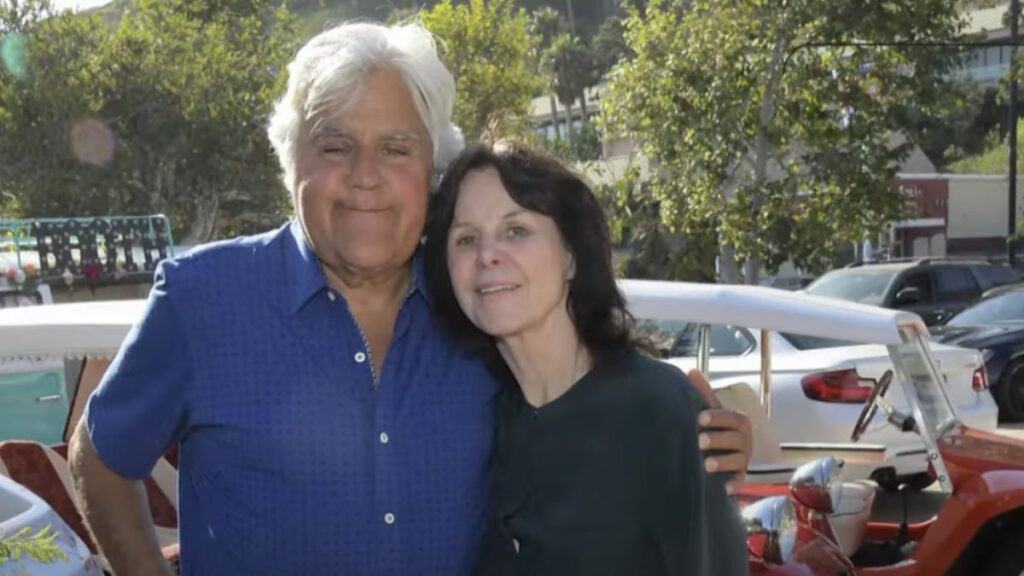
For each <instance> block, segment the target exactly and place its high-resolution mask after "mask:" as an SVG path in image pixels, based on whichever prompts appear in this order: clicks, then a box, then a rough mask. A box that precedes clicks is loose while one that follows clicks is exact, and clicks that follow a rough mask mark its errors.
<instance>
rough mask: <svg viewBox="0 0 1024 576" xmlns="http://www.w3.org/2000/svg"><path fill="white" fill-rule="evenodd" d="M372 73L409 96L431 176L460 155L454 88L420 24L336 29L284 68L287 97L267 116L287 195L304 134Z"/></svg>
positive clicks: (314, 41)
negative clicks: (388, 74)
mask: <svg viewBox="0 0 1024 576" xmlns="http://www.w3.org/2000/svg"><path fill="white" fill-rule="evenodd" d="M378 70H393V71H395V72H397V73H398V74H399V75H400V76H401V77H402V80H403V81H404V82H405V85H406V86H407V87H408V88H409V93H410V94H411V95H412V100H413V103H414V104H415V105H416V110H417V112H419V115H420V119H422V120H423V124H424V125H425V126H426V127H427V131H428V132H429V133H430V140H431V143H432V144H433V150H434V170H435V171H436V172H438V173H440V172H442V171H443V170H444V169H445V167H447V166H448V163H449V162H451V160H452V159H453V158H454V157H455V156H456V155H457V154H458V153H459V151H460V150H461V149H462V147H463V138H462V132H461V131H460V130H459V129H458V128H457V127H456V126H455V125H454V124H453V123H452V110H453V109H454V107H455V80H454V79H453V78H452V75H451V73H450V72H449V71H448V69H447V68H445V66H444V64H443V63H442V62H441V59H440V58H439V57H438V55H437V49H436V47H435V45H434V37H433V35H431V33H430V32H428V31H427V30H426V29H425V28H424V27H423V26H422V25H421V24H419V23H411V24H402V25H397V26H382V25H380V24H371V23H365V22H360V23H348V24H341V25H339V26H335V27H334V28H331V29H329V30H325V31H324V32H321V33H320V34H317V35H316V36H314V37H313V38H312V39H311V40H310V41H309V42H307V43H306V45H305V46H303V47H302V49H300V50H299V53H298V54H297V55H296V56H295V59H294V60H292V62H291V64H289V65H288V90H287V92H285V94H284V96H283V97H281V99H280V100H278V101H277V103H276V104H275V105H274V111H273V112H272V113H271V115H270V123H269V125H268V126H267V134H268V136H269V137H270V143H271V144H272V145H273V146H274V151H275V152H276V153H277V158H278V161H279V162H280V163H281V171H282V178H283V179H284V183H285V186H286V187H287V188H288V190H289V191H290V192H294V190H293V187H294V185H295V164H296V161H297V158H296V143H297V142H298V141H299V139H300V138H302V137H303V136H304V135H303V134H302V130H303V127H304V126H306V125H307V123H309V122H310V121H314V122H315V121H316V120H314V119H322V118H327V117H331V116H335V115H337V114H340V113H342V112H343V111H344V110H345V107H346V106H348V105H349V104H351V103H352V102H353V101H354V100H355V99H356V98H358V96H359V94H360V93H361V91H362V89H363V87H364V85H365V83H366V78H367V77H368V76H369V75H370V73H372V72H374V71H378Z"/></svg>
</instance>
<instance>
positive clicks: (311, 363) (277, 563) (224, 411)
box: [86, 222, 498, 576]
mask: <svg viewBox="0 0 1024 576" xmlns="http://www.w3.org/2000/svg"><path fill="white" fill-rule="evenodd" d="M418 268H419V267H418V266H417V269H418ZM497 390H498V383H497V382H496V381H495V380H494V378H493V377H492V376H491V375H490V374H489V373H488V372H487V371H486V369H485V368H484V366H483V364H482V363H481V362H480V361H479V360H478V359H475V358H472V357H470V356H468V355H467V354H466V353H464V352H460V350H458V349H457V348H456V347H454V346H453V345H452V343H451V342H450V341H449V340H448V339H447V337H446V336H445V334H444V333H443V332H442V331H441V329H440V327H439V325H438V324H437V321H436V319H435V318H434V316H433V313H432V311H431V308H430V302H429V298H428V295H427V293H426V291H425V288H424V285H423V274H422V273H417V274H416V275H415V282H414V285H413V288H412V290H411V291H410V293H409V295H408V296H407V297H406V299H405V301H404V303H403V305H402V308H401V311H400V312H399V315H398V318H397V320H396V323H395V329H394V337H393V340H392V343H391V348H390V349H389V350H388V353H387V357H386V359H385V362H384V366H383V369H382V370H381V373H380V374H379V382H378V383H377V384H376V385H375V383H374V379H373V372H372V368H371V361H370V358H369V350H367V345H366V342H365V340H364V338H363V337H362V335H361V332H360V329H359V327H358V325H357V324H356V322H355V320H354V318H353V317H352V315H351V314H350V312H349V310H348V307H347V305H346V302H345V299H344V298H343V297H342V296H341V294H340V293H339V292H337V291H336V290H334V289H333V288H331V287H330V285H329V284H328V283H327V281H326V279H325V277H324V275H323V273H322V271H321V269H320V267H319V265H318V263H317V260H316V257H315V256H314V254H313V253H312V251H311V250H310V248H309V246H308V245H307V243H306V242H305V240H304V236H303V233H302V231H301V228H300V227H299V226H298V224H297V223H296V222H292V223H291V224H289V225H287V226H285V227H283V228H281V229H280V230H277V231H275V232H271V233H267V234H264V235H260V236H254V237H249V238H241V239H237V240H232V241H228V242H220V243H216V244H212V245H209V246H206V247H202V248H200V249H198V250H195V251H193V252H191V253H189V254H187V255H185V256H181V257H179V258H175V259H173V260H170V261H166V262H164V263H163V264H162V266H161V268H160V269H159V270H158V272H157V277H156V283H155V285H154V287H153V290H152V293H151V294H150V297H149V304H148V308H147V311H146V314H145V317H144V318H143V320H142V322H141V324H140V325H138V326H137V327H135V329H133V330H132V332H131V334H130V335H129V336H128V338H127V340H126V342H125V344H124V346H123V347H122V349H121V352H120V353H119V354H118V356H117V358H116V359H115V360H114V362H113V364H112V365H111V367H110V370H109V371H108V372H107V375H106V377H105V378H104V380H103V382H102V383H101V385H100V387H99V388H98V389H97V391H96V392H95V394H93V396H92V398H91V399H90V401H89V404H88V408H87V412H86V422H87V425H88V430H89V434H90V438H91V439H92V442H93V444H94V445H95V447H96V449H97V451H98V453H99V455H100V457H101V458H102V459H103V461H104V462H105V463H106V464H107V465H108V466H109V467H110V468H112V469H113V470H115V471H116V472H118V473H119V474H121V475H123V476H125V477H128V478H140V477H144V476H146V475H147V474H148V473H149V471H150V469H151V468H152V466H153V464H154V463H155V461H156V460H157V459H158V458H159V457H160V456H161V454H163V453H164V451H165V450H166V449H167V448H168V447H169V446H170V445H171V444H173V443H174V442H179V443H180V449H181V451H180V469H179V515H180V516H179V518H180V538H181V550H182V573H183V574H186V575H193V574H213V575H218V576H223V575H229V574H289V575H299V574H374V575H376V574H416V575H424V574H444V575H452V574H466V573H469V572H470V571H471V569H472V565H473V562H474V560H475V556H476V552H477V547H478V542H479V539H480V536H481V534H482V532H483V528H484V524H485V521H486V515H487V512H488V501H489V496H490V490H489V488H490V485H489V478H488V473H489V470H488V465H489V458H490V455H491V450H492V445H491V440H492V434H493V414H492V409H493V398H494V396H495V394H496V392H497Z"/></svg>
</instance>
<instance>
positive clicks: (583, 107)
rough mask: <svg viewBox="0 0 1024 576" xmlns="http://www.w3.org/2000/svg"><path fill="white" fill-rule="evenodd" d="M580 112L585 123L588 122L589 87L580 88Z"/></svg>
mask: <svg viewBox="0 0 1024 576" xmlns="http://www.w3.org/2000/svg"><path fill="white" fill-rule="evenodd" d="M580 113H581V114H582V115H583V116H582V118H583V122H582V123H583V124H586V123H587V119H588V116H587V89H586V88H584V89H583V90H580Z"/></svg>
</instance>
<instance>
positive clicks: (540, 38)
mask: <svg viewBox="0 0 1024 576" xmlns="http://www.w3.org/2000/svg"><path fill="white" fill-rule="evenodd" d="M564 29H565V23H564V22H563V21H562V16H561V15H559V13H558V11H556V10H555V9H553V8H551V7H550V6H546V7H544V8H540V9H538V10H535V11H534V12H533V13H532V14H531V15H530V33H531V34H532V35H533V36H534V37H535V38H536V39H537V42H536V43H534V45H533V54H532V55H531V57H530V58H531V60H533V62H534V65H535V67H536V68H535V69H536V71H537V74H538V75H539V76H540V77H541V79H542V80H541V81H542V82H543V85H544V92H546V93H547V96H548V105H549V106H550V107H551V127H552V129H554V131H555V140H560V139H561V138H562V134H561V132H560V131H559V130H558V97H557V96H556V95H555V87H554V72H553V71H552V70H551V68H550V66H551V63H552V61H551V59H550V58H548V57H547V50H548V47H550V46H551V44H552V42H554V39H555V38H557V37H558V36H559V35H561V34H562V33H563V32H564Z"/></svg>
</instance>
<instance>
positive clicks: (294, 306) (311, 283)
mask: <svg viewBox="0 0 1024 576" xmlns="http://www.w3.org/2000/svg"><path fill="white" fill-rule="evenodd" d="M288 231H289V233H290V235H291V242H289V246H288V250H287V256H286V257H285V258H286V260H287V269H288V275H289V278H290V279H291V281H290V282H289V286H290V294H289V300H288V311H289V313H291V314H295V313H296V312H298V311H299V310H300V309H302V307H303V306H305V305H306V302H308V301H309V299H310V298H312V297H313V296H315V295H316V294H318V293H319V292H320V291H321V290H324V289H325V288H327V287H328V282H327V278H326V277H325V276H324V272H323V270H322V269H321V268H320V261H319V260H318V259H317V257H316V254H315V253H314V252H313V249H312V248H311V247H310V245H309V242H308V241H307V240H306V233H305V232H304V231H303V230H302V225H301V224H299V221H298V219H297V218H296V219H292V221H291V223H290V224H289V225H288ZM426 276H427V275H426V263H425V258H424V255H423V250H422V248H421V249H418V250H416V253H415V254H414V255H413V261H412V287H411V288H410V290H409V294H408V296H412V295H413V294H414V293H418V294H419V295H420V296H421V297H422V298H423V299H424V300H426V301H427V303H432V299H431V298H430V292H429V290H427V278H426ZM408 296H407V297H408Z"/></svg>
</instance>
